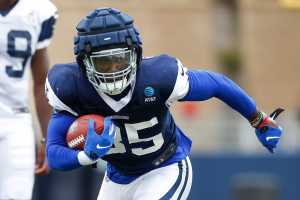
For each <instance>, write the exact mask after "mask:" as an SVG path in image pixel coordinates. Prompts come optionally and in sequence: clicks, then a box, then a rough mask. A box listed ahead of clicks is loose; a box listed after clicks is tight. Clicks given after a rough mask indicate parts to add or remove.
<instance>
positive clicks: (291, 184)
mask: <svg viewBox="0 0 300 200" xmlns="http://www.w3.org/2000/svg"><path fill="white" fill-rule="evenodd" d="M54 3H55V4H56V6H57V7H58V10H59V19H58V22H57V25H56V29H55V34H54V39H53V41H52V44H51V46H50V52H49V53H50V58H51V64H55V63H65V62H72V61H74V56H73V37H74V35H75V26H76V25H77V23H78V22H79V20H80V19H81V18H82V17H84V16H85V15H86V14H87V13H88V12H89V11H91V10H93V9H95V8H97V7H115V8H118V9H121V10H123V11H125V12H127V13H128V14H129V15H131V16H132V17H133V18H134V19H135V23H136V26H137V27H138V28H139V31H140V33H141V35H142V38H143V50H144V56H152V55H158V54H161V53H167V54H170V55H172V56H175V57H177V58H179V59H180V60H181V61H182V63H183V64H184V65H185V66H186V67H189V68H198V69H207V70H213V71H217V72H221V73H224V74H226V75H227V76H229V77H230V78H231V79H233V80H234V81H236V82H237V83H238V84H239V85H241V87H242V88H244V89H245V90H246V91H247V92H248V94H250V95H251V96H252V97H253V98H254V99H255V100H256V102H257V105H258V107H259V108H260V109H262V110H264V111H265V112H268V113H270V112H272V111H273V110H274V109H275V108H277V107H282V108H285V109H286V111H285V112H284V113H283V114H282V115H281V116H280V117H279V119H278V121H279V123H280V124H281V125H282V126H283V127H284V135H283V137H282V140H281V142H280V144H279V147H278V148H277V151H276V154H274V155H271V154H269V153H268V152H267V151H266V150H265V149H264V148H263V147H262V146H261V145H260V144H259V142H258V141H257V139H256V136H255V133H254V130H253V129H252V128H251V127H250V125H249V124H248V122H247V121H246V120H245V119H243V118H242V117H241V116H240V115H239V114H237V113H236V112H235V111H233V110H231V109H230V108H229V107H228V106H227V105H225V104H224V103H222V102H220V101H218V100H215V99H212V100H210V101H208V102H198V103H178V104H176V105H175V106H173V108H172V110H173V113H174V116H175V119H176V121H177V123H178V125H179V126H180V127H181V128H182V129H183V130H184V131H185V132H186V133H187V135H188V136H190V137H191V138H192V140H193V149H192V163H193V170H194V177H193V186H192V191H191V194H190V197H189V199H205V200H248V199H249V200H250V199H251V200H295V199H298V198H299V196H300V172H299V170H300V131H299V130H300V0H151V1H146V0H88V1H86V0H64V1H59V0H55V1H54ZM101 179H102V172H101V171H100V170H98V169H91V168H82V169H79V170H74V171H71V172H56V171H52V172H51V173H50V174H49V175H47V176H44V177H38V178H37V183H36V187H35V195H34V196H35V197H34V199H38V200H65V199H72V200H89V199H91V200H92V199H96V197H97V193H98V190H99V188H100V184H101ZM153 189H154V190H155V187H154V188H153Z"/></svg>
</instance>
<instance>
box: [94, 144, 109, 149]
mask: <svg viewBox="0 0 300 200" xmlns="http://www.w3.org/2000/svg"><path fill="white" fill-rule="evenodd" d="M107 148H110V146H100V144H97V145H96V149H107Z"/></svg>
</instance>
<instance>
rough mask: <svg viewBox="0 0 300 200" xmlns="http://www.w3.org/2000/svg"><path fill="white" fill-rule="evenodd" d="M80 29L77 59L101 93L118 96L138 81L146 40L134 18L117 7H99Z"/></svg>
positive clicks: (77, 37) (81, 23)
mask: <svg viewBox="0 0 300 200" xmlns="http://www.w3.org/2000/svg"><path fill="white" fill-rule="evenodd" d="M76 29H77V36H75V39H74V54H75V56H76V60H77V62H78V64H79V65H80V67H81V68H82V70H83V72H84V73H86V75H87V78H88V80H89V81H90V82H91V83H92V85H93V86H94V88H95V89H96V90H97V92H98V93H99V92H104V93H107V94H109V95H116V94H120V93H121V92H122V91H123V90H124V89H125V88H126V87H127V86H129V85H130V84H134V82H135V75H136V70H137V67H138V65H139V63H140V62H141V59H142V46H141V45H142V41H141V38H140V35H139V32H138V30H137V29H136V27H135V26H134V24H133V18H132V17H130V16H129V15H127V14H125V13H123V12H121V11H119V10H117V9H114V8H98V9H96V10H94V11H92V12H91V13H89V14H88V15H87V16H86V17H84V18H83V19H82V20H81V21H80V22H79V24H78V25H77V27H76Z"/></svg>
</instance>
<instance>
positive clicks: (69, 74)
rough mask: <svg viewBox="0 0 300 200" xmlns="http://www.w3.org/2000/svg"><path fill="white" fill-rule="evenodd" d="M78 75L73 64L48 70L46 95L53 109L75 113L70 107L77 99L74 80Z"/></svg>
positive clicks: (78, 72) (77, 67) (59, 65)
mask: <svg viewBox="0 0 300 200" xmlns="http://www.w3.org/2000/svg"><path fill="white" fill-rule="evenodd" d="M80 73H81V72H80V69H79V66H78V65H77V64H75V63H72V64H57V65H54V66H53V67H52V68H51V69H50V71H49V73H48V77H47V80H46V94H47V97H48V100H49V104H50V105H51V106H52V107H53V108H54V109H56V110H66V111H68V112H70V113H72V114H75V113H76V112H75V111H74V110H73V109H72V107H74V105H75V104H76V99H78V98H77V95H78V94H77V90H76V85H77V84H76V82H77V80H76V79H78V78H79V77H80ZM75 115H77V114H75Z"/></svg>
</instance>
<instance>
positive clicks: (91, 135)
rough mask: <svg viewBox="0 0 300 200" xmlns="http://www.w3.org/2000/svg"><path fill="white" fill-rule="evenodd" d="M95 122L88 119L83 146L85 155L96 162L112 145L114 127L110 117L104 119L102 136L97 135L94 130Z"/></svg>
mask: <svg viewBox="0 0 300 200" xmlns="http://www.w3.org/2000/svg"><path fill="white" fill-rule="evenodd" d="M94 123H95V121H94V120H92V119H89V121H88V132H87V137H86V141H85V145H84V152H85V154H86V155H87V156H88V157H89V158H90V159H92V160H97V159H98V158H101V157H102V156H104V155H105V154H106V153H107V152H108V151H109V150H110V148H111V146H112V145H113V143H114V138H115V135H116V134H115V131H116V126H115V125H114V123H113V122H112V120H111V117H106V118H104V127H103V131H102V134H97V133H96V132H95V128H94Z"/></svg>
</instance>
